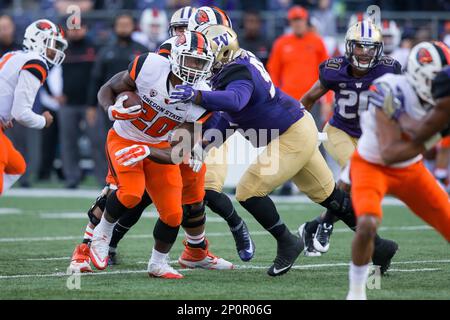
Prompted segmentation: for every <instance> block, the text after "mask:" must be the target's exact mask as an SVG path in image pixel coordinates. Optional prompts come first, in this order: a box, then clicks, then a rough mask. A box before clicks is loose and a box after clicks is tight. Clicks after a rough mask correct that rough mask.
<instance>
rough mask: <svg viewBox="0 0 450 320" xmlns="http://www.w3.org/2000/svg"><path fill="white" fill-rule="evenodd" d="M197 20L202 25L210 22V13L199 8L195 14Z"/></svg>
mask: <svg viewBox="0 0 450 320" xmlns="http://www.w3.org/2000/svg"><path fill="white" fill-rule="evenodd" d="M195 22H197V23H198V24H200V25H202V24H205V23H208V22H209V17H208V14H207V13H206V12H205V11H204V10H198V11H197V13H196V14H195Z"/></svg>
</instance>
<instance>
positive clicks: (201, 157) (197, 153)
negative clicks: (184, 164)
mask: <svg viewBox="0 0 450 320" xmlns="http://www.w3.org/2000/svg"><path fill="white" fill-rule="evenodd" d="M205 158H206V153H205V151H204V150H203V148H202V146H201V145H200V144H198V143H197V144H196V145H195V146H194V148H193V149H192V151H191V157H190V159H189V167H190V168H191V169H192V171H194V172H195V173H197V172H199V171H200V170H201V169H202V167H203V162H204V161H205Z"/></svg>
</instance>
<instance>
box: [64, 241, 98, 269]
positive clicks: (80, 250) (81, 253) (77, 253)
mask: <svg viewBox="0 0 450 320" xmlns="http://www.w3.org/2000/svg"><path fill="white" fill-rule="evenodd" d="M89 251H90V249H89V246H88V245H87V244H85V243H82V244H79V245H77V246H76V247H75V250H74V251H73V254H72V260H71V261H70V265H69V271H70V272H72V273H85V272H92V268H91V265H90V261H91V259H90V258H89Z"/></svg>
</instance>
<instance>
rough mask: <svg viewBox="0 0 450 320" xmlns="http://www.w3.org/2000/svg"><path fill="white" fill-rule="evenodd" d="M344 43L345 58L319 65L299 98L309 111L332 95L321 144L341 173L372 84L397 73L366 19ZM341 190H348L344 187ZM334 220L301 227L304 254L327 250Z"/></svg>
mask: <svg viewBox="0 0 450 320" xmlns="http://www.w3.org/2000/svg"><path fill="white" fill-rule="evenodd" d="M345 44H346V45H345V56H341V57H334V58H331V59H328V60H327V61H325V62H323V63H322V64H321V65H320V66H319V80H318V81H317V82H316V83H315V84H314V85H313V86H312V87H311V89H310V90H309V91H308V92H307V93H306V94H305V95H304V96H303V97H302V99H301V102H302V104H303V105H304V106H305V108H306V109H307V110H308V111H309V110H311V109H312V108H313V106H314V104H315V102H316V101H317V100H318V99H319V98H320V97H322V96H323V95H325V94H326V93H327V92H328V91H329V90H332V91H333V92H334V94H335V106H334V113H333V116H332V117H331V119H330V120H329V121H328V123H327V124H326V125H325V127H324V132H326V133H327V136H328V139H327V140H326V141H323V145H324V147H325V150H326V151H327V152H328V154H330V155H331V157H332V158H333V159H334V160H335V161H336V162H337V163H338V164H339V166H340V167H341V170H342V169H344V167H345V166H346V165H347V163H348V160H349V159H350V157H351V155H352V154H353V152H354V151H355V148H356V144H357V142H358V139H359V137H360V136H361V127H360V124H359V115H360V113H361V112H362V111H363V110H365V109H366V108H367V103H368V95H369V86H370V85H371V83H372V81H373V80H375V79H376V78H378V77H380V76H382V75H383V74H386V73H397V74H398V73H401V66H400V64H399V63H398V62H397V61H396V60H394V59H392V58H390V57H388V56H383V55H382V53H383V38H382V35H381V31H380V29H379V28H378V27H377V26H376V25H374V24H373V23H371V22H370V20H362V21H360V22H356V23H355V24H354V25H352V26H351V27H350V28H349V29H348V31H347V34H346V37H345ZM341 185H342V184H341ZM343 187H344V188H347V189H348V186H343ZM335 219H336V217H335V216H333V215H332V214H330V213H329V212H328V213H326V214H325V215H323V217H322V218H318V219H316V220H314V221H312V222H310V223H307V224H305V225H304V226H302V232H304V233H305V245H306V250H305V255H318V254H317V252H318V253H319V255H320V253H324V252H327V251H328V249H329V246H330V236H331V233H332V231H333V224H334V222H335ZM351 219H352V220H353V217H351ZM313 234H314V237H313V236H312V235H313Z"/></svg>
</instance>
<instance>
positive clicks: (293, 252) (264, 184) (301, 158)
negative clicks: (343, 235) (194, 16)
mask: <svg viewBox="0 0 450 320" xmlns="http://www.w3.org/2000/svg"><path fill="white" fill-rule="evenodd" d="M204 33H205V35H206V36H207V38H208V39H209V40H210V43H211V44H212V46H213V50H214V51H215V57H216V60H215V63H214V65H213V75H214V76H213V78H212V80H211V84H212V86H213V89H214V91H210V92H206V91H204V90H198V89H195V88H193V87H192V86H189V85H182V86H178V87H177V90H175V91H174V92H173V93H172V94H171V98H172V99H175V100H177V101H194V102H195V103H198V104H200V105H201V106H203V107H204V108H205V109H208V110H210V111H222V114H221V118H220V120H219V123H218V125H217V127H218V128H220V129H222V130H225V129H229V128H230V126H231V123H233V124H236V125H237V126H238V127H239V128H240V129H241V130H244V131H245V130H268V133H269V134H268V135H267V136H266V138H267V139H266V140H268V141H266V143H264V142H263V139H262V140H258V141H254V142H253V143H255V145H256V146H264V145H267V147H266V148H265V150H264V151H263V152H262V154H261V155H259V157H258V158H257V160H256V161H255V162H254V163H253V164H252V165H250V167H249V168H248V169H247V171H246V172H245V173H244V175H243V177H242V178H241V180H240V181H239V184H238V186H237V189H236V199H237V200H238V201H239V202H240V203H241V205H242V206H243V207H244V208H245V209H247V211H249V212H250V213H251V214H252V215H253V216H254V217H255V219H256V220H257V221H258V222H259V223H260V224H261V225H262V226H263V227H264V228H265V229H266V230H267V231H268V232H270V233H271V234H272V236H273V237H274V238H275V239H276V240H277V256H276V258H275V260H274V264H273V265H272V266H271V267H270V268H269V270H268V274H269V275H270V276H278V275H282V274H284V273H286V272H288V271H289V269H290V268H291V267H292V265H293V264H294V262H295V260H296V259H297V257H298V256H299V255H300V253H301V252H302V251H303V248H304V243H303V240H302V239H301V238H299V237H297V236H295V235H293V234H292V233H291V232H290V231H289V230H288V228H287V227H286V225H285V224H284V223H283V221H282V220H281V218H280V216H279V214H278V212H277V209H276V207H275V205H274V203H273V202H272V200H271V199H270V197H269V196H268V195H269V193H270V192H271V191H273V190H274V189H275V188H276V187H277V186H279V185H280V184H282V183H283V182H285V181H287V180H289V179H292V180H293V181H294V183H296V184H297V186H298V187H299V188H300V190H302V191H303V192H304V193H305V194H307V195H308V196H309V197H310V198H311V199H312V200H313V201H314V202H316V203H319V204H321V205H323V206H324V207H326V208H330V209H332V210H334V211H336V212H337V213H338V214H339V215H341V216H342V215H347V214H350V213H351V206H350V205H349V203H350V199H349V196H348V194H346V193H345V192H343V191H342V190H339V189H337V188H336V187H335V182H334V180H333V175H332V173H331V171H330V169H329V168H328V166H327V165H326V162H325V160H324V159H323V157H322V155H321V154H320V152H319V150H318V147H317V146H318V143H317V140H318V131H317V128H316V126H315V123H314V120H313V119H312V116H311V115H310V114H309V113H308V112H307V111H306V110H304V108H303V107H302V106H301V104H300V103H299V102H298V101H296V100H294V99H292V98H290V97H289V96H287V95H286V94H284V93H283V92H282V91H280V90H279V89H277V88H276V87H275V86H274V85H273V83H272V81H271V79H270V76H269V74H268V73H267V71H266V70H265V69H264V66H263V65H262V63H261V62H260V61H259V60H258V59H257V58H256V57H255V56H254V55H253V54H252V53H251V52H248V51H245V50H243V49H241V48H240V47H239V43H238V41H237V35H236V33H235V32H234V31H233V30H232V29H230V28H227V27H224V26H210V27H208V28H207V29H206V30H205V31H204ZM274 131H275V132H274ZM277 133H278V134H279V135H277ZM267 166H268V167H269V169H268V168H267ZM271 168H273V169H274V170H270V169H271Z"/></svg>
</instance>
